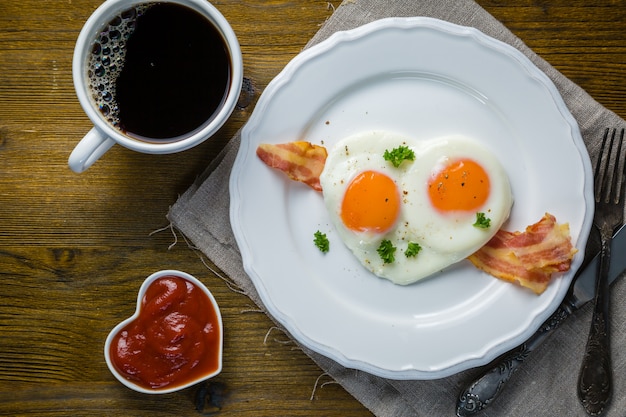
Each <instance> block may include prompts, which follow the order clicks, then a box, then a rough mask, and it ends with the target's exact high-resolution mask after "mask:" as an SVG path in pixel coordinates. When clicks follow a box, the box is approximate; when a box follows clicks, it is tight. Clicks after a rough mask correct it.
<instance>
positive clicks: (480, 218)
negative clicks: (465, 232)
mask: <svg viewBox="0 0 626 417" xmlns="http://www.w3.org/2000/svg"><path fill="white" fill-rule="evenodd" d="M490 226H491V219H490V218H488V217H487V216H485V213H476V223H474V227H478V228H479V229H489V227H490Z"/></svg>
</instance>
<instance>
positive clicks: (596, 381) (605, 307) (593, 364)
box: [578, 129, 626, 416]
mask: <svg viewBox="0 0 626 417" xmlns="http://www.w3.org/2000/svg"><path fill="white" fill-rule="evenodd" d="M610 133H611V131H610V130H609V129H606V130H605V132H604V137H603V138H602V147H601V150H600V156H599V157H598V161H597V163H596V168H595V173H594V178H595V184H594V188H595V200H596V213H595V217H594V222H593V223H594V225H595V227H596V228H597V229H598V230H599V231H600V238H601V249H600V263H599V267H598V275H597V278H596V294H595V298H594V300H593V302H594V309H593V316H592V318H591V329H590V331H589V338H588V339H587V347H586V349H585V355H584V357H583V362H582V366H581V369H580V374H579V376H578V398H579V400H580V402H581V404H582V405H583V407H584V408H585V410H586V411H587V413H588V414H589V415H592V416H597V415H599V414H601V413H602V412H603V411H604V409H605V407H606V406H607V404H608V403H609V401H610V400H611V394H612V391H613V387H612V370H611V352H610V344H609V299H610V296H609V286H608V283H607V277H608V272H609V264H610V257H611V240H612V236H613V232H614V231H615V229H616V228H617V227H618V226H621V225H622V223H623V221H624V197H625V193H626V180H625V178H624V176H625V175H626V164H625V160H624V156H623V151H622V144H623V141H624V129H622V130H621V133H620V134H619V135H618V134H617V130H615V129H614V130H613V131H612V134H610ZM616 136H618V137H617V140H616Z"/></svg>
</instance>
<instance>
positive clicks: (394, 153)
mask: <svg viewBox="0 0 626 417" xmlns="http://www.w3.org/2000/svg"><path fill="white" fill-rule="evenodd" d="M383 158H385V161H389V162H391V163H392V164H393V166H394V167H396V168H398V167H399V166H400V164H402V162H403V161H413V160H415V152H413V151H412V150H411V149H410V148H409V147H408V146H404V145H400V146H398V147H397V148H395V149H393V150H391V151H389V150H385V153H384V154H383Z"/></svg>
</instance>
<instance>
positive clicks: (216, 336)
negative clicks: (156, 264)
mask: <svg viewBox="0 0 626 417" xmlns="http://www.w3.org/2000/svg"><path fill="white" fill-rule="evenodd" d="M220 332H221V329H220V324H219V319H218V316H217V313H216V311H215V308H214V307H213V304H212V303H211V300H210V299H209V298H208V296H207V295H206V294H205V293H204V291H202V289H200V288H198V287H197V286H196V285H195V284H194V283H192V282H190V281H188V280H186V279H184V278H181V277H178V276H173V275H167V276H164V277H161V278H159V279H157V280H155V281H154V282H153V283H152V284H151V285H150V286H149V287H148V289H147V291H146V293H145V295H144V297H143V299H142V301H141V306H140V310H139V315H138V316H137V318H136V319H135V320H133V321H132V322H130V323H129V324H128V325H127V326H125V327H124V328H123V329H122V330H120V331H119V332H118V333H117V335H115V337H114V338H113V340H112V343H111V347H110V351H109V353H110V357H111V362H112V363H113V365H114V366H115V368H117V370H118V372H119V373H121V374H122V375H123V376H124V377H125V378H127V379H128V380H130V381H132V382H134V383H135V384H137V385H139V386H141V387H143V388H147V389H155V390H158V389H165V388H173V387H177V386H182V385H185V384H188V383H190V382H192V381H195V380H199V379H202V377H203V376H206V375H209V374H212V373H214V372H216V371H217V370H218V369H219V366H220V363H219V362H220V358H219V356H220V354H221V335H220Z"/></svg>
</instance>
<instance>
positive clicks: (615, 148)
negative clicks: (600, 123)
mask: <svg viewBox="0 0 626 417" xmlns="http://www.w3.org/2000/svg"><path fill="white" fill-rule="evenodd" d="M623 142H624V129H621V131H620V132H619V133H618V130H617V129H613V130H612V131H611V129H608V128H607V129H606V130H605V131H604V136H603V137H602V145H601V148H600V155H599V156H598V161H597V163H596V169H595V172H594V178H595V186H594V188H595V190H596V192H595V199H596V202H600V200H602V199H604V201H605V202H606V203H609V200H610V198H611V196H613V197H614V201H613V203H614V204H617V203H618V202H619V199H620V198H621V195H620V194H621V190H620V189H621V188H622V183H623V181H624V176H625V175H626V162H621V164H622V166H617V167H612V166H611V165H615V164H620V161H623V160H624V159H625V158H622V157H621V154H622V152H624V151H626V149H623V147H622V143H623ZM619 174H621V175H619ZM616 187H617V188H616ZM602 193H603V194H602Z"/></svg>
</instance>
